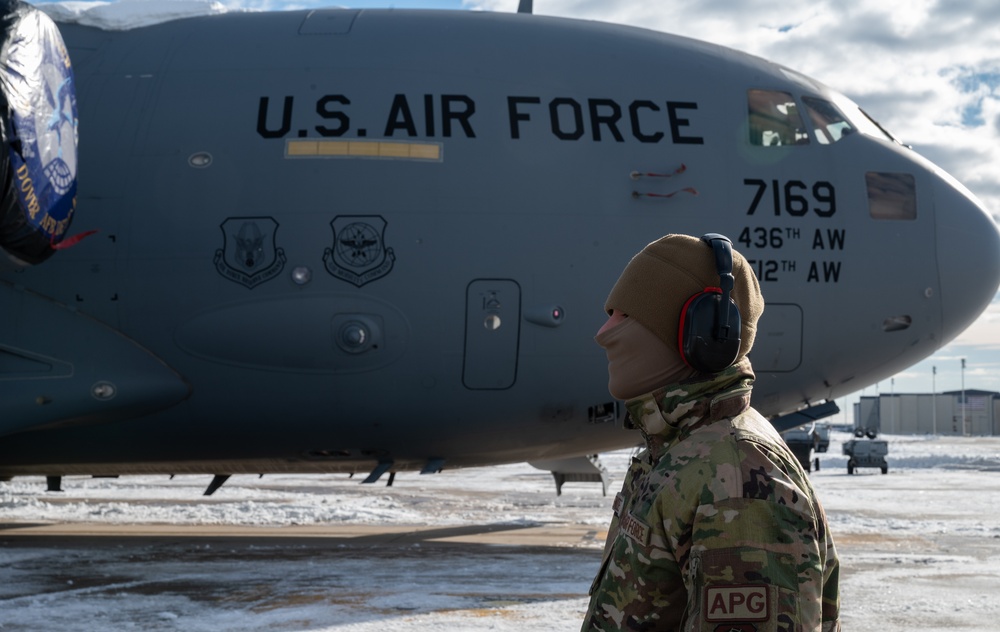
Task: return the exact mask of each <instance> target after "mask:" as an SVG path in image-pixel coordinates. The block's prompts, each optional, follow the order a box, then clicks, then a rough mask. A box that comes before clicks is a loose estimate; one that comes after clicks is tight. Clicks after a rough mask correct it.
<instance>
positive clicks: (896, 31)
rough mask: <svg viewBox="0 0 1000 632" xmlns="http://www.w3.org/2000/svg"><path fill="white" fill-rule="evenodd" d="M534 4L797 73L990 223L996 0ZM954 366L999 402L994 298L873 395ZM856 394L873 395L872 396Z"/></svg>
mask: <svg viewBox="0 0 1000 632" xmlns="http://www.w3.org/2000/svg"><path fill="white" fill-rule="evenodd" d="M120 1H121V2H123V3H125V2H127V3H129V4H133V3H138V2H143V1H146V2H151V1H152V0H120ZM174 1H175V2H181V3H188V4H203V5H204V4H208V3H207V2H197V1H196V0H174ZM518 2H519V0H382V1H379V0H355V1H350V0H340V1H339V2H337V1H336V0H326V1H323V0H288V1H284V0H221V1H219V2H216V3H215V4H216V5H225V6H226V7H228V8H237V7H241V8H250V9H300V8H315V7H320V6H347V7H362V8H376V7H382V8H387V7H395V8H428V9H465V10H488V11H504V12H514V11H516V10H517V6H518ZM36 3H38V1H37V0H36ZM155 3H156V4H157V5H161V6H162V5H163V4H166V2H164V0H155ZM73 4H81V3H73ZM533 4H534V13H536V14H539V15H552V16H562V17H572V18H579V19H589V20H601V21H608V22H617V23H621V24H629V25H633V26H641V27H645V28H651V29H655V30H659V31H665V32H669V33H675V34H678V35H684V36H687V37H693V38H697V39H701V40H706V41H709V42H713V43H716V44H721V45H724V46H728V47H731V48H735V49H737V50H741V51H744V52H748V53H752V54H755V55H759V56H761V57H765V58H767V59H770V60H772V61H775V62H778V63H780V64H783V65H786V66H789V67H791V68H794V69H796V70H799V71H801V72H803V73H805V74H807V75H809V76H811V77H813V78H816V79H818V80H820V81H822V82H823V83H826V84H827V85H829V86H831V87H832V88H835V89H837V90H840V91H841V92H843V93H845V94H847V95H848V96H849V97H851V98H852V99H853V100H855V101H856V102H858V103H859V104H860V105H861V106H862V107H863V108H864V109H865V110H866V111H867V112H868V113H869V114H871V115H872V116H873V117H874V118H875V119H876V120H878V121H879V122H880V123H882V125H883V126H884V127H885V128H887V129H888V130H889V131H891V132H892V133H893V134H894V135H895V136H896V137H897V138H899V139H900V140H901V141H902V142H903V143H905V144H908V145H911V146H912V147H913V148H914V149H915V150H916V151H918V152H920V153H921V154H923V155H924V156H926V157H928V158H930V159H931V160H933V161H934V162H935V163H937V164H938V165H940V166H941V167H943V168H944V169H945V170H946V171H948V172H950V173H951V174H952V175H954V176H955V177H957V178H958V179H959V180H960V181H961V182H962V183H964V184H965V185H966V186H967V187H968V188H969V189H971V190H972V192H973V193H975V194H976V195H977V196H978V197H979V198H980V199H981V200H982V201H983V202H984V204H985V205H986V207H987V208H988V209H990V211H991V212H992V214H993V215H994V217H995V218H998V219H1000V2H997V1H996V0H962V1H961V2H958V1H956V0H808V1H805V0H782V1H780V2H779V1H776V0H699V1H695V0H668V1H666V2H639V1H638V0H534V3H533ZM998 297H1000V295H998ZM963 357H965V358H967V359H968V363H967V364H968V368H967V369H966V371H965V373H964V376H965V386H966V388H980V389H986V390H992V391H1000V298H998V299H995V300H994V301H993V304H992V305H991V306H990V308H989V310H987V312H986V314H985V315H984V316H983V317H982V318H980V319H979V321H977V322H976V324H974V325H973V326H972V327H971V328H970V329H969V330H968V331H966V332H965V333H964V334H962V335H961V336H960V337H959V338H958V339H956V340H955V341H954V342H953V343H952V344H950V345H948V346H947V347H945V348H944V349H942V350H940V351H939V352H938V353H936V354H935V355H934V356H932V357H931V358H930V359H928V360H926V361H924V362H921V363H920V364H918V365H916V366H915V367H912V368H911V369H909V370H907V371H905V372H903V373H901V374H899V375H897V376H896V378H895V381H894V383H891V384H887V383H883V384H881V385H880V386H879V387H878V388H879V390H880V391H881V392H884V393H888V392H890V389H892V390H893V392H896V393H900V392H929V391H930V390H931V387H932V384H931V367H932V366H936V367H937V381H936V386H937V390H938V391H942V390H958V389H959V388H961V377H962V375H961V371H960V358H963ZM864 393H865V394H867V395H874V394H875V393H876V389H875V387H870V388H869V389H867V390H866V391H865V392H864ZM841 406H842V408H843V407H845V406H844V403H842V404H841Z"/></svg>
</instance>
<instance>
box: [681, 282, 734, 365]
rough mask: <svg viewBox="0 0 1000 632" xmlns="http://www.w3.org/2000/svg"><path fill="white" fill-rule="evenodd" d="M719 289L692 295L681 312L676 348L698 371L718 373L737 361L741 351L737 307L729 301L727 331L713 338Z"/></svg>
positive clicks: (719, 297)
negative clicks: (721, 335) (725, 334)
mask: <svg viewBox="0 0 1000 632" xmlns="http://www.w3.org/2000/svg"><path fill="white" fill-rule="evenodd" d="M721 301H722V293H721V291H719V290H717V289H715V288H712V289H710V290H706V291H704V292H701V293H699V294H695V295H694V296H692V297H691V298H690V299H688V301H687V303H686V304H685V305H684V309H683V310H682V312H681V323H680V328H679V334H680V340H678V347H679V348H680V351H681V358H682V359H683V360H684V362H685V363H686V364H687V365H688V366H690V367H691V368H693V369H695V370H697V371H700V372H701V373H718V372H719V371H722V370H724V369H726V368H728V367H730V366H732V364H733V362H735V361H736V358H737V356H739V353H740V332H741V331H742V322H741V321H740V310H739V308H738V307H737V306H736V303H735V302H734V301H733V300H732V299H730V300H729V331H730V334H729V335H728V336H727V337H725V338H722V339H717V338H716V337H715V329H716V319H717V318H718V316H719V311H720V310H719V304H720V302H721Z"/></svg>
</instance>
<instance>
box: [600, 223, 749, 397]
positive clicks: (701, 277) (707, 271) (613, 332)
mask: <svg viewBox="0 0 1000 632" xmlns="http://www.w3.org/2000/svg"><path fill="white" fill-rule="evenodd" d="M733 277H734V278H735V285H734V287H733V291H732V299H733V301H735V303H736V305H737V307H738V308H739V310H740V320H741V323H742V330H741V332H740V338H741V342H740V351H739V355H738V357H737V359H736V361H737V362H739V361H740V360H741V359H743V358H744V357H745V356H746V355H747V353H749V352H750V348H751V347H752V346H753V341H754V336H755V335H756V333H757V319H758V318H760V315H761V313H762V312H763V311H764V298H763V297H762V296H761V293H760V285H759V284H758V283H757V277H756V276H755V275H754V273H753V270H752V269H751V268H750V265H749V264H748V263H747V261H746V259H745V258H744V257H743V255H741V254H739V253H738V252H736V251H735V250H734V251H733ZM718 286H719V272H718V270H717V269H716V266H715V255H714V253H713V251H712V248H711V247H710V246H708V245H707V244H706V243H705V242H703V241H702V240H701V239H698V238H697V237H690V236H688V235H667V236H665V237H662V238H660V239H658V240H656V241H654V242H653V243H651V244H649V245H647V246H646V247H645V248H643V249H642V250H641V251H640V252H639V253H638V254H637V255H635V256H634V257H633V258H632V260H631V261H630V262H629V264H628V265H627V266H625V270H624V271H623V272H622V274H621V276H620V277H619V279H618V282H617V283H615V286H614V287H613V288H612V289H611V294H610V295H609V296H608V300H607V301H606V302H605V304H604V309H605V310H606V311H607V312H608V313H609V314H610V313H611V311H612V310H613V309H614V310H617V311H618V312H620V313H623V314H626V315H627V316H628V318H627V319H626V320H625V321H624V322H623V323H621V324H619V325H616V326H614V327H611V328H609V329H607V330H604V331H602V332H601V334H600V335H598V337H597V338H596V340H597V342H598V344H600V345H601V346H602V347H604V348H605V350H606V351H607V352H608V372H609V377H610V381H609V389H610V390H611V394H612V395H614V396H615V397H618V398H620V399H630V398H632V397H637V396H639V395H642V394H644V393H648V392H649V391H651V390H653V389H655V388H658V387H660V386H664V385H666V384H671V383H674V382H677V381H680V380H682V379H686V378H688V377H693V376H694V375H696V372H695V371H694V369H691V368H690V367H688V366H687V365H686V364H685V363H684V361H683V360H682V359H681V354H680V348H679V346H678V332H679V329H680V322H681V311H682V309H683V308H684V305H685V303H686V302H687V301H688V299H689V298H691V297H692V296H694V295H695V294H698V293H700V292H702V291H703V290H705V288H709V287H718ZM637 325H638V326H637ZM643 330H645V331H643Z"/></svg>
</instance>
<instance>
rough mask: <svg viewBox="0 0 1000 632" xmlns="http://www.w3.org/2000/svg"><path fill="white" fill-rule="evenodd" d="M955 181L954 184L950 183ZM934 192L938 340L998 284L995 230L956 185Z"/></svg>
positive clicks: (975, 313)
mask: <svg viewBox="0 0 1000 632" xmlns="http://www.w3.org/2000/svg"><path fill="white" fill-rule="evenodd" d="M955 184H957V183H955ZM942 185H943V186H941V187H940V189H939V190H938V191H936V192H935V198H936V199H935V203H936V207H937V209H936V210H937V215H936V219H937V222H936V229H937V230H936V233H937V256H938V274H939V275H940V279H941V306H942V307H941V309H942V330H943V331H942V334H943V342H948V341H950V340H952V339H953V338H955V337H956V336H957V335H958V334H960V333H962V331H964V330H965V329H966V328H967V327H968V326H969V325H970V324H972V322H973V321H974V320H976V318H978V317H979V315H980V314H981V313H982V312H983V310H984V309H986V307H987V305H989V304H990V301H992V300H993V299H994V297H995V296H996V294H997V286H998V285H1000V230H998V228H997V223H996V221H995V220H994V219H993V217H991V216H990V214H989V213H987V212H986V210H985V209H984V208H983V207H982V205H981V204H980V203H979V202H978V201H977V200H976V199H975V198H974V197H973V196H972V194H971V193H968V192H967V191H965V190H964V187H961V185H958V186H948V183H942Z"/></svg>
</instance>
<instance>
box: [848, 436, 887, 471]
mask: <svg viewBox="0 0 1000 632" xmlns="http://www.w3.org/2000/svg"><path fill="white" fill-rule="evenodd" d="M843 450H844V454H845V455H847V473H848V474H854V469H855V468H858V467H877V468H879V469H880V470H882V473H883V474H885V473H886V472H888V471H889V464H888V463H887V462H886V460H885V455H886V454H888V453H889V444H888V443H887V442H885V441H881V440H875V439H854V440H851V441H848V442H847V443H845V444H844V447H843Z"/></svg>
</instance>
